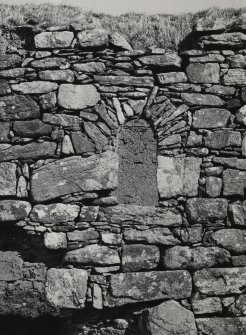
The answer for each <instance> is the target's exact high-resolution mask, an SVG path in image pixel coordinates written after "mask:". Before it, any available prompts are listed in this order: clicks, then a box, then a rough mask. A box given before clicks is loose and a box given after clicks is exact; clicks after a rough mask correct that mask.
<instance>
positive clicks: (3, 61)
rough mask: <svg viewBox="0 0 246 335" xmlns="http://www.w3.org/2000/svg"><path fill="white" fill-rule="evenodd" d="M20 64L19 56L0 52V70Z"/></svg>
mask: <svg viewBox="0 0 246 335" xmlns="http://www.w3.org/2000/svg"><path fill="white" fill-rule="evenodd" d="M20 64H21V57H20V56H19V55H15V54H8V55H6V54H3V53H2V52H1V53H0V70H6V69H7V68H10V67H18V66H20Z"/></svg>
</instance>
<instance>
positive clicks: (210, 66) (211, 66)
mask: <svg viewBox="0 0 246 335" xmlns="http://www.w3.org/2000/svg"><path fill="white" fill-rule="evenodd" d="M186 73H187V76H188V79H189V80H190V82H191V83H194V84H203V83H206V84H219V82H220V66H219V64H217V63H205V64H202V63H191V64H190V65H188V67H187V68H186Z"/></svg>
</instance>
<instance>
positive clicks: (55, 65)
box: [31, 57, 67, 70]
mask: <svg viewBox="0 0 246 335" xmlns="http://www.w3.org/2000/svg"><path fill="white" fill-rule="evenodd" d="M65 65H67V60H66V58H61V57H52V58H44V59H37V60H34V61H33V62H31V67H33V68H34V69H40V70H46V69H59V68H60V67H63V66H65Z"/></svg>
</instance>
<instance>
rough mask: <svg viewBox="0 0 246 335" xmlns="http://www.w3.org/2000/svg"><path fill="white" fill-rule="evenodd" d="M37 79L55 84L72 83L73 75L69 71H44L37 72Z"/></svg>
mask: <svg viewBox="0 0 246 335" xmlns="http://www.w3.org/2000/svg"><path fill="white" fill-rule="evenodd" d="M38 75H39V78H40V79H42V80H50V81H56V82H68V83H73V82H74V73H73V71H71V70H46V71H40V72H39V74H38Z"/></svg>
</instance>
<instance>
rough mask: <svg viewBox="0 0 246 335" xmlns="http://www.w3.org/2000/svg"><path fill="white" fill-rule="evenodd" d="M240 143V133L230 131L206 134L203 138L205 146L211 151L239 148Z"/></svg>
mask: <svg viewBox="0 0 246 335" xmlns="http://www.w3.org/2000/svg"><path fill="white" fill-rule="evenodd" d="M241 143H242V139H241V133H240V132H237V131H231V130H230V129H223V130H217V131H214V132H211V133H208V134H207V136H206V137H205V145H206V146H207V147H208V148H211V149H223V148H225V147H240V146H241Z"/></svg>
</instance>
